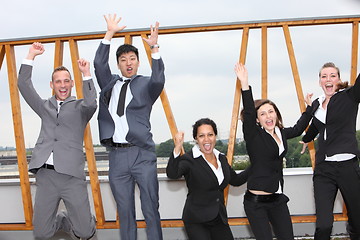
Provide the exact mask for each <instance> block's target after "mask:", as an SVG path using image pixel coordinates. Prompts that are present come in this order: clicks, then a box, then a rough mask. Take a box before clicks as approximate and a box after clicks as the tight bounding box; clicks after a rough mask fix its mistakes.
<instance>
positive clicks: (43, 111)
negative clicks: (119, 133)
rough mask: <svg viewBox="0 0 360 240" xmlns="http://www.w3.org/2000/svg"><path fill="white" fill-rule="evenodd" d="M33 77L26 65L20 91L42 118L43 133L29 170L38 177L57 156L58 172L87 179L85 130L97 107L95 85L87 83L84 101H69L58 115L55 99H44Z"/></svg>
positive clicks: (73, 98) (55, 163)
mask: <svg viewBox="0 0 360 240" xmlns="http://www.w3.org/2000/svg"><path fill="white" fill-rule="evenodd" d="M31 74H32V66H30V65H26V64H22V65H21V68H20V72H19V80H18V87H19V90H20V92H21V95H22V96H23V97H24V99H25V101H26V102H27V103H28V104H29V106H30V107H31V108H32V109H33V110H34V111H35V112H36V113H37V115H39V117H40V118H41V130H40V134H39V138H38V139H37V142H36V145H35V148H34V150H33V153H32V157H31V161H30V163H29V170H30V171H31V172H33V173H36V172H37V170H38V169H39V168H40V167H41V166H42V165H43V164H44V163H45V162H46V161H47V160H48V158H49V156H50V154H51V152H53V157H54V167H55V170H56V171H57V172H59V173H63V174H68V175H71V176H74V177H77V178H81V179H85V172H84V165H85V161H84V160H85V158H84V152H83V139H84V130H85V127H86V125H87V123H88V122H89V120H90V119H91V117H92V116H93V114H94V113H95V110H96V107H97V104H96V90H95V87H94V83H93V81H92V80H87V81H83V94H84V98H83V99H76V98H75V97H72V96H71V97H68V98H67V99H66V100H65V101H64V103H63V104H62V106H61V108H60V112H59V114H58V112H57V106H58V104H57V101H56V99H55V96H52V97H51V98H49V99H42V98H41V97H40V96H39V95H38V94H37V92H36V90H35V89H34V86H33V84H32V81H31Z"/></svg>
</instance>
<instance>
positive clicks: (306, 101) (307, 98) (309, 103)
mask: <svg viewBox="0 0 360 240" xmlns="http://www.w3.org/2000/svg"><path fill="white" fill-rule="evenodd" d="M312 96H313V94H312V93H308V94H306V97H305V103H306V105H308V106H311V104H312V101H311V97H312Z"/></svg>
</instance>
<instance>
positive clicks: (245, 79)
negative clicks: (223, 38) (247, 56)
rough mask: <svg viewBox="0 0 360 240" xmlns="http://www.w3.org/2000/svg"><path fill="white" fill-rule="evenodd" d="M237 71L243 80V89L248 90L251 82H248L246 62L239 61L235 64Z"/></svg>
mask: <svg viewBox="0 0 360 240" xmlns="http://www.w3.org/2000/svg"><path fill="white" fill-rule="evenodd" d="M234 70H235V73H236V76H237V78H238V79H239V80H240V82H241V88H242V90H248V89H249V82H248V71H247V69H246V67H245V65H244V64H242V63H239V62H237V63H236V64H235V68H234Z"/></svg>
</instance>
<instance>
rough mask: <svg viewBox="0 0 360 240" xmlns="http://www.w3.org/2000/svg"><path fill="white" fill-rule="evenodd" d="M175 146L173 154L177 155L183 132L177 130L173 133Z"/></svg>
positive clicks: (180, 147)
mask: <svg viewBox="0 0 360 240" xmlns="http://www.w3.org/2000/svg"><path fill="white" fill-rule="evenodd" d="M174 142H175V147H174V154H175V155H179V154H180V153H181V149H182V146H183V144H184V132H182V131H179V132H177V133H176V134H175V140H174Z"/></svg>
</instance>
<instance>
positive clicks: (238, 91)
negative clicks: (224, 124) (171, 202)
mask: <svg viewBox="0 0 360 240" xmlns="http://www.w3.org/2000/svg"><path fill="white" fill-rule="evenodd" d="M248 41H249V28H244V30H243V33H242V40H241V48H240V58H239V62H241V63H243V64H245V60H246V52H247V46H248ZM235 81H236V86H235V94H234V104H233V110H232V117H231V125H230V134H229V142H228V150H227V155H226V156H227V159H228V162H229V164H230V166H231V165H232V162H233V156H234V148H235V142H236V131H237V126H238V122H239V112H240V100H241V83H240V81H239V80H238V79H237V78H236V80H235ZM228 194H229V186H227V187H226V188H225V190H224V198H225V204H227V199H228Z"/></svg>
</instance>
